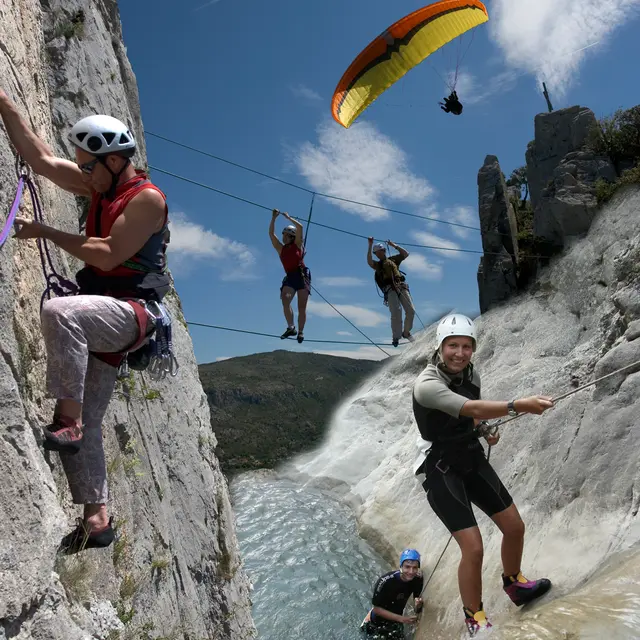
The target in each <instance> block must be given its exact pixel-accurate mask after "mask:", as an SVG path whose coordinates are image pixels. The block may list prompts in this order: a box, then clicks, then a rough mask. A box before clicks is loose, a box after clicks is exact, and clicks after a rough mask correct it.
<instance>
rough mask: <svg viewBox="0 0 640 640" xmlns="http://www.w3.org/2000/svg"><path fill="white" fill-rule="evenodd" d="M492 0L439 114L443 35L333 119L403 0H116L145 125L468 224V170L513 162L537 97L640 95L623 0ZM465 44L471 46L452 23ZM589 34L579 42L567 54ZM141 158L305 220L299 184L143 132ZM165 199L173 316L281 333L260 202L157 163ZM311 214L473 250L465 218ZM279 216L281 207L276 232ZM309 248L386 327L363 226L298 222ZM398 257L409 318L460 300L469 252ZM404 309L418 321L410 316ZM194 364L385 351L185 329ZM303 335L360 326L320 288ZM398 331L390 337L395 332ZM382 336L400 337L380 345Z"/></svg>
mask: <svg viewBox="0 0 640 640" xmlns="http://www.w3.org/2000/svg"><path fill="white" fill-rule="evenodd" d="M558 4H559V3H558V0H493V1H489V2H488V4H487V7H488V10H489V14H490V16H491V19H490V22H489V23H488V24H486V25H482V26H481V27H479V28H477V29H476V30H475V35H474V38H473V41H472V42H471V47H470V49H469V52H468V54H467V55H466V57H465V58H464V60H463V63H462V66H461V70H460V79H459V82H458V93H459V95H460V98H461V100H462V102H463V103H464V105H465V110H464V113H463V115H462V116H460V117H454V116H451V115H447V114H445V113H443V112H442V111H441V110H440V109H439V107H438V104H437V102H438V100H439V99H441V98H442V97H443V96H444V95H446V94H448V90H447V88H446V87H445V85H444V83H443V81H442V80H441V79H440V77H439V76H438V73H437V72H436V71H435V70H434V67H435V69H437V71H438V72H439V73H440V74H441V75H443V76H444V77H446V75H447V72H449V71H451V69H452V64H454V63H455V59H456V46H455V45H448V46H447V47H445V48H444V49H443V50H442V51H441V52H438V53H436V54H434V56H432V58H431V60H432V62H433V64H432V65H429V64H426V63H423V64H421V65H419V66H418V67H416V68H415V69H413V71H412V72H410V73H409V74H407V75H406V76H405V77H404V78H403V79H402V80H401V81H399V82H398V83H397V84H396V85H394V86H393V87H392V88H391V89H389V90H388V91H387V92H386V93H385V94H383V96H382V97H381V98H380V99H379V100H378V101H377V102H375V103H374V104H373V105H372V106H371V107H370V108H369V109H368V110H367V111H366V112H365V113H364V114H363V115H362V116H361V117H360V118H359V119H358V120H357V121H356V123H355V124H354V125H353V126H352V127H351V128H350V129H349V130H346V129H343V128H342V127H340V126H339V125H338V124H337V123H335V122H334V121H333V120H332V119H331V114H330V100H331V96H332V94H333V91H334V89H335V86H336V84H337V83H338V80H339V79H340V77H341V76H342V74H343V72H344V71H345V69H346V68H347V67H348V65H349V64H350V62H351V61H352V60H353V58H354V57H355V56H356V55H357V54H358V53H359V52H360V51H361V50H362V49H363V48H364V47H365V46H366V45H367V44H368V43H369V42H370V41H371V40H372V39H373V38H374V37H376V36H377V35H378V34H379V33H380V32H382V31H383V30H384V29H385V28H386V27H388V26H389V25H390V24H392V23H393V22H394V21H396V20H397V19H399V18H401V17H402V16H404V15H406V14H407V13H409V12H411V11H413V10H415V9H417V8H419V7H420V6H422V3H420V2H415V1H409V0H396V1H395V2H393V3H390V2H383V0H350V1H349V2H345V0H341V1H340V2H338V0H322V1H319V0H307V1H306V2H292V1H291V0H271V2H256V1H255V0H254V1H249V0H245V1H243V2H241V1H240V0H217V1H215V0H214V1H213V2H205V1H204V0H182V2H179V3H176V2H172V1H171V2H170V1H169V0H154V1H153V2H150V1H143V0H137V1H136V2H126V3H125V2H121V3H120V12H121V18H122V23H123V30H124V37H125V44H126V46H127V52H128V56H129V59H130V61H131V64H132V66H133V69H134V72H135V74H136V78H137V81H138V87H139V91H140V101H141V107H142V117H143V121H144V126H145V130H146V131H147V132H153V133H156V134H159V135H162V136H165V137H167V138H170V139H173V140H177V141H179V142H182V143H184V144H187V145H190V146H193V147H197V148H200V149H203V150H205V151H207V152H209V153H212V154H215V155H218V156H221V157H224V158H227V159H229V160H231V161H233V162H236V163H239V164H243V165H247V166H249V167H252V168H254V169H257V170H259V171H261V172H264V173H266V174H270V175H273V176H276V177H279V178H281V179H283V180H286V181H289V182H292V183H295V184H298V185H300V186H302V187H304V188H306V189H310V190H313V191H318V192H322V193H329V194H335V195H337V196H342V197H346V198H350V199H354V200H357V201H360V202H366V203H372V204H377V205H380V206H386V207H390V208H395V209H400V210H403V211H408V212H411V213H416V214H419V215H426V216H431V217H436V218H439V219H441V220H449V221H454V222H459V223H463V224H467V225H471V226H474V227H477V226H478V224H479V220H478V213H477V182H476V181H477V172H478V170H479V168H480V167H481V166H482V164H483V161H484V158H485V156H486V155H487V154H495V155H497V156H498V158H499V160H500V163H501V165H502V169H503V171H504V172H505V173H506V174H507V175H509V173H510V172H511V170H512V169H514V168H516V167H518V166H520V165H522V164H524V153H525V150H526V146H527V143H528V142H529V141H530V140H531V139H532V138H533V122H534V116H535V115H536V113H540V112H542V111H544V110H546V105H545V102H544V99H543V97H542V95H541V93H540V91H539V90H538V86H539V83H540V82H541V81H542V80H543V79H544V80H546V81H547V84H548V86H549V87H550V90H551V92H552V100H553V102H554V106H555V108H562V107H566V106H571V105H574V104H580V105H583V106H587V107H589V108H591V109H593V110H594V112H595V113H596V115H597V116H602V115H608V114H610V113H612V112H613V111H615V110H616V109H617V108H620V107H630V106H632V105H635V104H638V103H640V89H639V85H638V82H637V77H638V73H637V60H638V59H640V42H639V39H638V38H637V33H638V28H639V26H640V20H639V15H640V1H639V0H580V1H577V0H563V2H562V8H560V9H559V8H558V7H557V6H556V5H558ZM466 38H467V39H466V40H464V41H463V45H465V46H466V45H467V44H468V43H469V40H470V38H469V36H466ZM596 42H597V43H598V44H596V45H595V46H592V47H590V48H588V49H586V50H584V51H582V52H579V53H573V52H576V51H578V50H579V49H582V48H583V47H586V46H588V45H591V44H593V43H596ZM146 142H147V151H148V156H149V162H150V164H151V165H153V166H155V167H157V168H160V169H163V170H165V171H169V172H172V173H176V174H178V175H181V176H184V177H187V178H189V179H191V180H195V181H198V182H202V183H205V184H208V185H210V186H212V187H215V188H217V189H221V190H223V191H226V192H229V193H232V194H234V195H237V196H240V197H242V198H245V199H247V200H250V201H253V202H256V203H259V204H261V205H263V206H266V207H275V208H278V209H280V210H286V211H289V213H291V214H292V215H295V216H299V217H306V216H307V215H308V212H309V205H310V195H309V194H308V193H306V192H304V191H300V190H296V189H293V188H291V187H288V186H285V185H283V184H279V183H277V182H274V181H271V180H268V179H266V178H263V177H261V176H258V175H255V174H252V173H249V172H245V171H242V170H241V169H238V168H236V167H232V166H229V165H227V164H224V163H221V162H218V161H216V160H213V159H210V158H207V157H205V156H202V155H199V154H196V153H193V152H191V151H188V150H186V149H183V148H180V147H177V146H175V145H172V144H170V143H168V142H165V141H163V140H160V139H158V138H154V137H152V136H151V135H147V137H146ZM152 173H153V179H154V181H155V182H156V184H158V186H159V187H160V188H161V189H163V190H164V191H165V193H166V194H167V197H168V202H169V206H170V210H171V216H172V220H173V221H172V234H173V235H172V244H171V247H170V267H171V270H172V272H173V275H174V278H175V282H176V287H177V290H178V293H179V295H180V297H181V299H182V303H183V308H184V312H185V316H186V318H187V320H188V321H192V322H199V323H206V324H214V325H221V326H226V327H233V328H236V329H247V330H250V331H258V332H264V333H269V334H277V335H279V334H280V333H282V331H283V330H284V328H285V326H286V323H285V321H284V317H283V315H282V308H281V304H280V301H279V287H280V282H281V280H282V277H283V275H284V273H283V269H282V266H281V264H280V261H279V258H278V256H277V254H276V252H275V251H274V249H273V248H272V246H271V243H270V241H269V238H268V234H267V229H268V224H269V220H270V213H269V212H268V211H266V210H264V209H260V208H258V207H254V206H251V205H248V204H246V203H243V202H239V201H236V200H233V199H230V198H227V197H225V196H222V195H219V194H216V193H213V192H211V191H207V190H205V189H202V188H201V187H198V186H195V185H192V184H189V183H186V182H183V181H181V180H178V179H176V178H174V177H170V176H167V175H165V174H162V173H160V172H158V171H154V172H152ZM313 220H315V221H317V222H320V223H322V224H326V225H330V226H335V227H339V228H341V229H345V230H347V231H351V232H353V233H358V234H361V235H365V236H369V235H372V236H374V237H376V238H377V239H385V240H386V239H391V240H393V241H395V242H396V243H398V244H400V245H402V244H403V243H415V244H426V245H439V246H451V247H459V248H463V249H472V250H479V249H480V248H481V243H480V235H479V232H477V231H470V230H464V229H461V228H456V227H452V226H448V225H444V224H438V223H433V222H427V221H422V220H419V219H415V218H410V217H405V216H400V215H395V214H388V213H385V212H382V211H380V210H375V209H366V208H362V207H354V206H353V205H348V204H345V203H340V202H337V201H335V200H334V201H331V200H327V199H324V198H317V199H316V203H315V206H314V212H313ZM284 225H285V220H284V219H283V218H279V219H278V221H277V229H278V230H280V229H281V228H282V227H283V226H284ZM307 249H308V253H307V259H306V262H307V264H308V266H309V267H310V269H311V271H312V276H313V284H314V286H315V287H316V288H317V289H318V291H319V292H320V293H321V294H322V295H323V296H324V297H325V298H326V299H327V300H329V301H330V302H331V303H332V304H334V305H335V306H336V307H337V308H339V309H340V310H341V311H342V313H343V314H344V315H346V316H347V317H348V318H349V319H350V320H352V321H353V322H354V323H355V324H356V325H357V326H359V327H360V329H361V330H362V331H364V333H365V334H367V336H369V337H370V338H372V339H373V340H375V341H376V342H378V341H381V342H386V343H388V342H389V341H390V327H389V314H388V310H387V309H386V307H384V306H383V305H382V301H381V299H380V298H379V297H378V295H377V293H376V289H375V286H374V282H373V272H372V271H371V270H370V269H369V267H368V266H367V264H366V250H367V242H366V240H363V239H359V238H355V237H352V236H349V235H346V234H341V233H336V232H334V231H330V230H328V229H323V228H320V227H317V226H311V229H310V232H309V239H308V248H307ZM408 249H409V251H410V252H411V257H410V258H409V259H408V260H407V262H405V263H404V264H405V265H406V268H405V271H406V272H407V276H408V281H409V284H410V286H411V292H412V295H413V299H414V302H415V305H416V309H417V312H418V315H419V316H420V317H421V318H422V320H423V321H424V322H425V324H429V323H430V322H432V321H434V320H435V319H436V318H437V317H439V316H440V315H442V314H443V313H445V312H446V311H448V310H449V309H452V308H455V309H456V310H458V311H460V312H464V313H468V314H470V315H472V316H476V315H477V314H478V313H479V309H478V292H477V280H476V273H477V267H478V261H479V257H480V256H479V255H475V254H465V253H452V252H438V251H433V250H426V249H413V248H408ZM419 327H420V322H418V321H417V322H416V329H418V328H419ZM190 332H191V335H192V337H193V342H194V346H195V352H196V357H197V359H198V362H200V363H204V362H212V361H214V360H216V359H222V358H227V357H233V356H239V355H245V354H249V353H256V352H261V351H272V350H274V349H281V348H287V349H294V350H303V351H316V352H329V353H336V354H339V353H340V354H344V355H350V356H353V357H371V358H379V357H384V356H383V354H382V353H381V352H380V351H379V350H377V349H376V348H375V347H371V346H368V347H358V346H350V345H339V344H336V345H327V344H319V345H318V344H311V343H309V342H305V343H304V344H302V345H298V343H297V342H294V341H281V340H279V339H272V338H263V337H258V336H252V335H243V334H238V333H232V332H227V331H220V330H213V329H205V328H201V327H194V326H191V327H190ZM305 336H306V338H307V339H319V340H355V341H365V340H364V338H362V336H361V335H359V334H358V333H357V332H356V331H355V330H354V329H353V328H352V327H351V326H349V324H348V323H347V322H345V320H343V319H342V318H341V317H340V316H339V315H337V314H336V313H335V312H334V311H333V310H332V309H331V308H330V307H328V306H327V305H326V304H325V303H324V302H323V301H322V300H321V299H319V297H318V296H317V295H312V296H311V302H310V304H309V317H308V321H307V327H306V329H305ZM400 348H402V347H400ZM387 351H390V352H393V353H396V352H397V351H398V350H393V349H392V348H388V349H387Z"/></svg>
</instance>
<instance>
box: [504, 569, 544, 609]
mask: <svg viewBox="0 0 640 640" xmlns="http://www.w3.org/2000/svg"><path fill="white" fill-rule="evenodd" d="M502 588H503V589H504V592H505V593H506V594H507V595H508V596H509V597H510V598H511V601H512V602H513V604H515V605H517V606H518V607H521V606H522V605H523V604H527V602H531V601H532V600H535V599H536V598H539V597H540V596H543V595H544V594H545V593H547V591H549V589H551V581H550V580H547V578H540V580H527V579H526V578H525V577H524V576H523V575H522V573H518V574H517V575H515V576H504V575H503V576H502Z"/></svg>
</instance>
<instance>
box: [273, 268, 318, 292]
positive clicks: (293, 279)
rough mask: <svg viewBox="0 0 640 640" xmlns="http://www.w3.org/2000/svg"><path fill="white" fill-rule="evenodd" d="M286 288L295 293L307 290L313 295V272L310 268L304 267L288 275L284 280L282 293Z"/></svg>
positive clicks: (281, 287)
mask: <svg viewBox="0 0 640 640" xmlns="http://www.w3.org/2000/svg"><path fill="white" fill-rule="evenodd" d="M285 287H291V288H292V289H293V290H294V291H301V290H305V291H308V292H309V293H311V271H309V267H302V268H300V269H296V270H295V271H290V272H289V273H287V275H286V276H285V277H284V278H283V279H282V285H281V286H280V292H282V290H283V289H284V288H285Z"/></svg>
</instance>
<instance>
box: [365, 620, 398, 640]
mask: <svg viewBox="0 0 640 640" xmlns="http://www.w3.org/2000/svg"><path fill="white" fill-rule="evenodd" d="M360 630H361V631H363V632H364V633H366V634H367V635H368V636H373V638H372V640H377V639H378V638H379V639H380V640H404V625H403V624H402V623H401V622H390V623H389V624H384V625H382V624H375V623H373V622H365V623H364V624H363V625H362V626H361V627H360Z"/></svg>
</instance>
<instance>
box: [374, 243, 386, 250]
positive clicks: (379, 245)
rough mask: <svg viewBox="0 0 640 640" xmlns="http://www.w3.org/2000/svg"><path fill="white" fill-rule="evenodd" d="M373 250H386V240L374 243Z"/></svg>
mask: <svg viewBox="0 0 640 640" xmlns="http://www.w3.org/2000/svg"><path fill="white" fill-rule="evenodd" d="M372 249H373V251H386V247H385V246H384V242H376V243H375V244H374V245H373V248H372Z"/></svg>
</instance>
